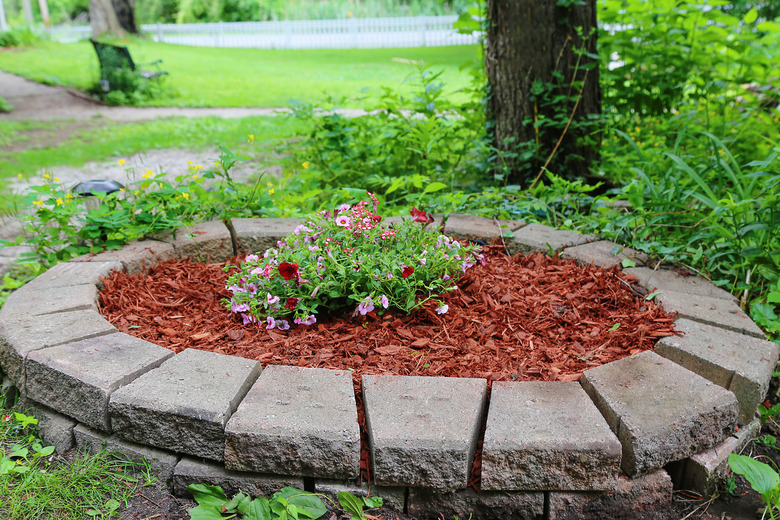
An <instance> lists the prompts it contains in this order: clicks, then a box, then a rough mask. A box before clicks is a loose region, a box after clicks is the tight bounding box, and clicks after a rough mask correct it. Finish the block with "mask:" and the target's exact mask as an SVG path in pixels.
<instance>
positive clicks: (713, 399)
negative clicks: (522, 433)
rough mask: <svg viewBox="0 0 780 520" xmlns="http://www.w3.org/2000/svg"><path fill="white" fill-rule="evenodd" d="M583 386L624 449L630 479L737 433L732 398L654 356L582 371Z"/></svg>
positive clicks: (735, 406) (647, 354)
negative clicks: (735, 431)
mask: <svg viewBox="0 0 780 520" xmlns="http://www.w3.org/2000/svg"><path fill="white" fill-rule="evenodd" d="M581 383H582V386H583V388H584V389H585V391H586V392H587V393H588V395H589V396H590V398H591V399H592V400H593V402H594V403H595V404H596V406H597V407H598V409H599V411H600V412H601V414H602V415H603V416H604V418H605V419H606V420H607V423H608V424H609V426H610V428H612V431H613V432H614V433H615V434H616V435H617V436H618V439H619V440H620V443H621V444H622V445H623V459H622V467H623V470H624V471H625V472H626V473H627V474H628V475H630V476H635V475H640V474H644V473H648V472H650V471H653V470H655V469H658V468H661V467H663V466H664V465H665V464H666V463H668V462H672V461H676V460H680V459H684V458H686V457H689V456H691V455H693V454H694V453H698V452H700V451H702V450H705V449H707V448H710V447H712V446H714V445H716V444H717V443H719V442H721V441H722V440H723V439H725V438H726V437H727V436H728V435H730V434H731V433H733V432H734V430H735V427H736V420H737V414H738V412H739V405H738V403H737V398H736V397H735V396H734V394H733V393H731V392H729V391H728V390H725V389H723V388H721V387H719V386H717V385H715V384H713V383H712V382H711V381H707V380H706V379H704V378H703V377H701V376H699V375H697V374H695V373H693V372H691V371H689V370H686V369H685V368H683V367H681V366H679V365H677V364H676V363H673V362H672V361H669V360H668V359H665V358H663V357H661V356H659V355H658V354H656V353H655V352H652V351H645V352H642V353H641V354H637V355H635V356H631V357H627V358H623V359H621V360H619V361H614V362H612V363H609V364H607V365H602V366H600V367H596V368H592V369H590V370H586V371H585V372H583V374H582V380H581Z"/></svg>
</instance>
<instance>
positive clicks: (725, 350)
mask: <svg viewBox="0 0 780 520" xmlns="http://www.w3.org/2000/svg"><path fill="white" fill-rule="evenodd" d="M674 326H675V328H676V329H677V330H679V331H680V332H683V333H684V334H683V335H682V336H669V337H666V338H661V340H659V341H658V343H657V344H656V346H655V352H656V353H657V354H659V355H661V356H663V357H665V358H667V359H670V360H672V361H674V362H675V363H677V364H678V365H680V366H683V367H685V368H687V369H688V370H691V371H692V372H696V373H697V374H699V375H700V376H702V377H704V378H706V379H709V380H710V381H712V382H713V383H715V384H716V385H718V386H721V387H723V388H727V389H728V390H731V391H732V392H734V395H736V396H737V401H739V417H738V420H739V422H740V424H747V423H748V422H750V421H751V420H752V419H753V417H754V416H755V414H756V408H758V405H759V403H761V402H762V401H763V400H764V397H765V396H766V392H767V390H768V389H769V380H770V379H772V372H773V371H774V369H775V366H777V359H778V350H777V344H775V343H773V342H771V341H766V340H763V339H758V338H753V337H750V336H745V335H744V334H739V333H737V332H732V331H730V330H725V329H722V328H719V327H713V326H711V325H705V324H703V323H697V322H695V321H691V320H686V319H681V320H677V321H676V322H674Z"/></svg>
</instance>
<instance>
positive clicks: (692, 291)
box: [623, 267, 737, 302]
mask: <svg viewBox="0 0 780 520" xmlns="http://www.w3.org/2000/svg"><path fill="white" fill-rule="evenodd" d="M623 272H624V273H625V274H629V275H631V276H633V277H635V278H636V279H637V282H638V283H639V285H641V286H642V287H644V288H645V289H647V290H648V292H653V291H662V292H665V291H673V292H679V293H685V294H688V295H691V296H707V297H709V298H720V299H721V300H729V301H733V302H736V301H737V298H736V297H735V296H733V295H732V294H731V293H729V292H728V291H725V290H723V289H721V288H720V287H716V286H714V285H713V284H712V282H710V281H709V280H707V279H706V278H704V277H701V276H682V275H680V274H677V273H676V272H674V271H671V270H669V269H650V268H649V267H630V268H628V269H623Z"/></svg>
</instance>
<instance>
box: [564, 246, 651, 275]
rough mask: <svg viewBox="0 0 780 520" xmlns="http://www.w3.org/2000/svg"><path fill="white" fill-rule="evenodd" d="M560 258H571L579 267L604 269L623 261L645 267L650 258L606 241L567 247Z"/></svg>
mask: <svg viewBox="0 0 780 520" xmlns="http://www.w3.org/2000/svg"><path fill="white" fill-rule="evenodd" d="M561 258H571V259H574V260H577V262H578V263H579V264H581V265H590V264H593V265H595V266H598V267H602V268H604V269H610V268H611V267H615V266H619V265H621V264H622V262H623V260H624V259H628V260H633V261H634V262H635V263H636V264H637V265H645V264H647V263H648V262H650V257H649V256H647V255H646V254H644V253H641V252H639V251H637V250H636V249H631V248H630V247H623V246H619V245H617V244H615V243H613V242H610V241H608V240H599V241H598V242H590V243H588V244H582V245H580V246H574V247H567V248H566V249H564V250H563V252H562V253H561Z"/></svg>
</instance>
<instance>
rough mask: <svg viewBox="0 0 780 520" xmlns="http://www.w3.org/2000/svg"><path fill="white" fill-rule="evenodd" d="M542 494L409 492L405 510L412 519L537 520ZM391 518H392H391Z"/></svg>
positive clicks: (447, 491)
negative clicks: (476, 519) (475, 519)
mask: <svg viewBox="0 0 780 520" xmlns="http://www.w3.org/2000/svg"><path fill="white" fill-rule="evenodd" d="M544 495H545V494H544V493H543V492H541V491H538V492H535V493H531V492H525V491H481V492H479V493H478V492H476V491H474V490H473V489H470V488H469V489H458V490H437V489H425V488H419V487H413V488H409V498H408V499H407V510H408V513H409V515H411V516H413V517H415V518H438V519H441V518H448V519H449V518H460V519H462V520H469V519H472V518H478V519H481V520H540V519H542V518H544V502H545V500H544ZM391 518H392V517H391Z"/></svg>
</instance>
